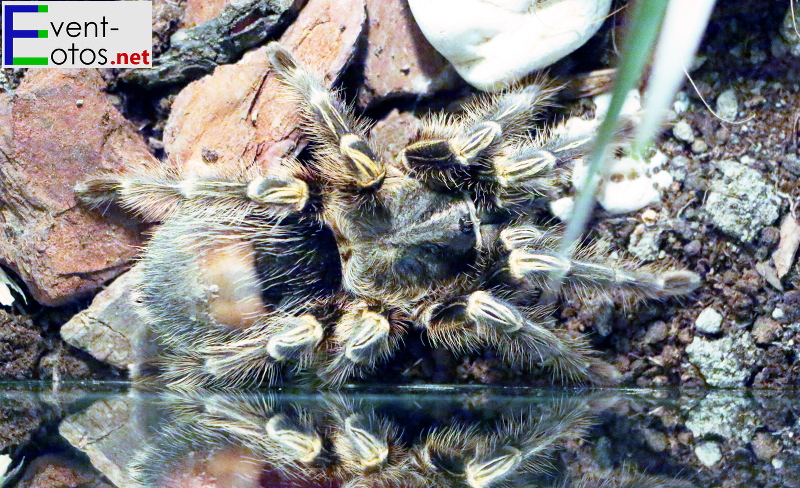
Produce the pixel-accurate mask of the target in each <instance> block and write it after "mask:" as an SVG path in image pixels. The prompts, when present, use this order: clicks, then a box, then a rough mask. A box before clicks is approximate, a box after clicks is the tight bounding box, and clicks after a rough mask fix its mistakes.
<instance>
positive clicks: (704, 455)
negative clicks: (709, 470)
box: [694, 441, 722, 467]
mask: <svg viewBox="0 0 800 488" xmlns="http://www.w3.org/2000/svg"><path fill="white" fill-rule="evenodd" d="M694 454H695V456H697V459H698V460H699V461H700V462H701V463H703V465H704V466H708V467H711V466H713V465H715V464H717V463H718V462H719V461H720V460H721V459H722V451H720V449H719V444H718V443H716V442H714V441H703V442H699V443H698V444H697V445H696V446H695V447H694Z"/></svg>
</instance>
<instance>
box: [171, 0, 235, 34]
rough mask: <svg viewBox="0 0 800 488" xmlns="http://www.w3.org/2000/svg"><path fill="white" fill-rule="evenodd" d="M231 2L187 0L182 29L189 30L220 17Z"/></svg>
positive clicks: (223, 0) (224, 0)
mask: <svg viewBox="0 0 800 488" xmlns="http://www.w3.org/2000/svg"><path fill="white" fill-rule="evenodd" d="M229 3H231V0H187V1H186V9H185V10H184V11H183V19H182V20H181V28H182V29H189V28H191V27H195V26H198V25H200V24H202V23H203V22H208V21H209V20H211V19H213V18H214V17H216V16H217V15H219V14H220V13H221V12H222V10H223V9H225V7H226V6H227V5H228V4H229Z"/></svg>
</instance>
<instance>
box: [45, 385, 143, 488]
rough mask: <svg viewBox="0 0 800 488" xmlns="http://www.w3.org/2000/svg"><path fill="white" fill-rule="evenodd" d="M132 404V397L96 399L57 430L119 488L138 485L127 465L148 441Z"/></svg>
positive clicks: (66, 420) (63, 422)
mask: <svg viewBox="0 0 800 488" xmlns="http://www.w3.org/2000/svg"><path fill="white" fill-rule="evenodd" d="M134 405H135V404H134V397H128V398H126V397H124V396H115V397H111V398H107V399H103V400H99V401H97V402H95V403H94V404H92V405H91V406H89V408H87V409H86V410H84V411H83V412H81V413H78V414H75V415H73V416H71V417H69V418H67V419H65V420H63V421H62V422H61V424H60V425H59V427H58V433H59V434H61V437H63V438H64V439H66V440H67V441H68V442H69V443H70V444H72V445H73V446H74V447H75V448H77V449H79V450H81V451H83V452H84V453H85V454H86V455H87V456H88V457H89V460H90V461H91V462H92V465H93V466H94V467H95V468H96V469H97V470H98V471H100V472H101V473H103V474H104V475H105V476H106V477H107V478H108V479H109V480H111V482H112V483H114V485H116V486H118V487H120V488H122V487H128V486H138V484H136V483H134V482H133V480H132V479H131V478H132V477H131V472H130V471H129V470H128V469H127V466H128V463H129V462H130V461H131V459H132V454H133V453H135V452H136V451H137V450H140V449H142V447H143V446H144V445H146V440H147V432H145V431H144V428H143V427H142V423H141V421H140V419H137V418H136V416H135V413H136V412H135V410H134ZM137 420H139V421H137Z"/></svg>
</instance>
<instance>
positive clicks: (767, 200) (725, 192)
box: [703, 161, 780, 243]
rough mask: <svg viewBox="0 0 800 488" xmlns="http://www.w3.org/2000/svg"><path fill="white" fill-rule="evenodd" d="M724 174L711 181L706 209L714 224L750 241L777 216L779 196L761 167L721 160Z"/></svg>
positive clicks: (719, 164) (704, 208) (742, 239)
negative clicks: (756, 168) (759, 171)
mask: <svg viewBox="0 0 800 488" xmlns="http://www.w3.org/2000/svg"><path fill="white" fill-rule="evenodd" d="M717 167H718V168H719V169H720V170H721V171H722V177H721V178H718V179H715V180H713V181H712V182H711V191H710V192H709V194H708V197H707V198H706V203H705V205H704V207H703V211H704V212H705V214H706V215H707V216H708V218H709V220H710V221H711V223H712V224H714V226H716V227H717V228H719V229H720V230H722V231H723V232H726V233H728V234H730V235H732V236H734V237H736V238H738V239H739V240H740V241H742V242H745V243H749V242H751V241H752V240H753V239H755V237H756V236H757V235H758V234H759V232H760V231H761V229H762V228H764V227H766V226H768V225H770V224H772V223H773V222H775V221H776V220H777V219H778V215H779V214H778V210H779V208H780V198H779V197H778V195H777V194H776V193H775V189H774V188H773V185H771V184H769V183H767V182H766V181H765V180H764V178H763V177H762V176H761V175H760V174H759V173H758V171H756V170H754V169H752V168H748V167H746V166H744V165H742V164H739V163H737V162H734V161H720V162H719V163H718V164H717Z"/></svg>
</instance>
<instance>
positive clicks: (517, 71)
mask: <svg viewBox="0 0 800 488" xmlns="http://www.w3.org/2000/svg"><path fill="white" fill-rule="evenodd" d="M408 4H409V7H410V8H411V12H412V13H413V14H414V19H415V20H416V21H417V24H418V25H419V28H420V30H422V33H423V34H424V35H425V37H426V38H427V39H428V41H430V43H431V44H432V45H433V47H434V48H436V50H438V51H439V52H440V53H442V55H443V56H444V57H445V58H447V60H448V61H450V62H451V63H452V64H453V66H454V67H455V69H456V71H458V74H460V75H461V77H462V78H464V79H465V80H466V81H467V82H468V83H469V84H471V85H472V86H474V87H476V88H479V89H481V90H486V91H499V90H502V89H503V88H505V87H507V86H508V85H510V84H512V83H514V82H515V81H517V80H519V79H520V78H522V77H524V76H525V75H527V74H529V73H530V72H531V71H534V70H537V69H541V68H544V67H546V66H549V65H551V64H553V63H554V62H556V61H558V60H559V59H561V58H563V57H564V56H566V55H567V54H570V53H571V52H573V51H574V50H576V49H577V48H579V47H580V46H582V45H583V44H584V43H585V42H586V41H587V40H589V38H590V37H592V36H593V35H594V34H595V32H597V30H598V29H599V28H600V25H602V23H603V20H605V18H606V17H607V16H608V13H609V10H610V7H611V0H548V1H544V2H543V1H542V0H409V2H408Z"/></svg>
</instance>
